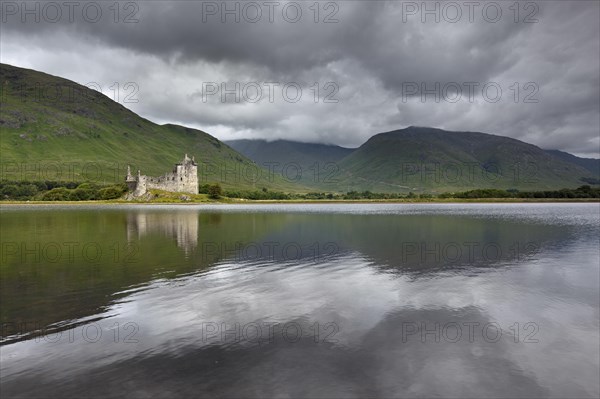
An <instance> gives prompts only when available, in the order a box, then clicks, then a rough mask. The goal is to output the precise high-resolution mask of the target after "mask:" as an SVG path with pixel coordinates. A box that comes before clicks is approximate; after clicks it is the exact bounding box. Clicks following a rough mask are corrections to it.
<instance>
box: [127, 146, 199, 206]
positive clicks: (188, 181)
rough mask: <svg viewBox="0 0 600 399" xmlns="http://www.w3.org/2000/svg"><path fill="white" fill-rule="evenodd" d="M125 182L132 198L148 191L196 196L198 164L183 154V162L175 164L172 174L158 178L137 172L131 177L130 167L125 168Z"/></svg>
mask: <svg viewBox="0 0 600 399" xmlns="http://www.w3.org/2000/svg"><path fill="white" fill-rule="evenodd" d="M125 182H126V183H127V188H128V189H129V192H130V193H131V195H132V196H133V197H140V196H142V195H144V194H146V193H147V192H148V190H149V189H157V190H164V191H171V192H177V193H188V194H198V164H197V163H196V161H195V160H194V157H192V159H190V158H188V156H187V154H185V156H184V157H183V161H181V162H179V163H176V164H175V168H173V172H171V173H165V174H164V176H159V177H152V176H146V175H142V174H141V173H140V171H139V170H138V172H137V176H133V175H132V174H131V169H130V167H129V166H127V176H126V177H125Z"/></svg>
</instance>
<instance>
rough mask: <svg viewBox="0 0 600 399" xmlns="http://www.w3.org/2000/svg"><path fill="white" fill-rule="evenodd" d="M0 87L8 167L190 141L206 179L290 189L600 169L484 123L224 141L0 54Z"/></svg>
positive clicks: (162, 164) (133, 156)
mask: <svg viewBox="0 0 600 399" xmlns="http://www.w3.org/2000/svg"><path fill="white" fill-rule="evenodd" d="M0 88H1V89H2V91H1V93H0V105H1V107H0V132H1V133H0V150H1V156H2V170H1V175H0V178H3V179H13V180H70V181H73V180H75V181H84V180H95V181H106V182H115V181H123V179H124V176H125V169H126V167H127V165H128V164H131V166H132V169H133V170H134V171H135V170H137V169H141V170H142V171H143V173H145V174H148V175H160V174H162V173H165V172H167V171H170V170H171V168H172V167H173V164H174V163H175V162H177V161H179V160H180V159H181V157H182V155H183V154H184V153H188V154H189V155H190V156H196V160H197V161H198V162H199V163H200V167H199V180H200V182H201V183H212V182H217V181H218V182H220V183H221V184H222V185H223V186H224V187H225V188H238V189H262V188H268V189H271V190H279V191H289V192H307V191H322V192H323V191H328V192H346V191H351V190H356V191H364V190H370V191H378V192H401V193H408V192H410V191H412V192H416V193H419V192H432V193H435V192H447V191H462V190H468V189H473V188H504V189H518V190H543V189H557V188H564V187H577V186H580V185H582V184H585V183H589V182H590V181H594V179H597V177H598V163H599V162H600V161H598V160H593V159H584V158H578V157H575V156H572V155H571V154H567V153H563V152H560V151H544V150H542V149H540V148H538V147H536V146H534V145H531V144H527V143H524V142H522V141H519V140H515V139H511V138H508V137H501V136H495V135H491V134H485V133H477V132H449V131H444V130H441V129H433V128H423V127H409V128H406V129H401V130H396V131H392V132H387V133H381V134H377V135H375V136H373V137H371V138H370V139H369V140H368V141H367V142H366V143H364V144H363V145H361V146H360V147H359V148H357V149H348V148H342V147H338V146H334V145H323V144H306V143H296V142H292V141H284V140H278V141H272V142H267V141H264V140H235V141H230V142H227V144H226V143H223V142H221V141H219V140H217V139H216V138H215V137H212V136H211V135H209V134H207V133H205V132H202V131H200V130H196V129H190V128H186V127H183V126H176V125H157V124H155V123H153V122H151V121H149V120H147V119H144V118H142V117H140V116H138V115H136V114H135V113H133V112H132V111H130V110H128V109H127V108H125V107H124V106H122V105H121V104H118V103H116V102H114V101H112V100H111V99H109V98H108V97H106V96H104V95H103V94H101V93H99V92H97V91H94V90H91V89H88V88H86V87H85V86H81V85H79V84H77V83H74V82H72V81H69V80H66V79H62V78H59V77H55V76H51V75H47V74H45V73H41V72H37V71H33V70H28V69H23V68H17V67H14V66H10V65H6V64H0ZM263 168H264V169H263ZM269 169H270V170H271V171H273V172H275V173H268V172H267V170H269ZM257 172H258V173H259V174H260V178H258V179H256V177H257ZM582 179H583V180H582Z"/></svg>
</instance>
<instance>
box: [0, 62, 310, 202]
mask: <svg viewBox="0 0 600 399" xmlns="http://www.w3.org/2000/svg"><path fill="white" fill-rule="evenodd" d="M0 84H1V89H2V92H1V93H0V104H1V107H0V131H1V134H0V148H1V150H2V174H1V175H0V178H4V179H8V180H10V179H13V180H19V179H24V180H75V181H83V180H88V179H89V180H96V181H106V182H115V181H116V182H120V181H124V177H125V171H126V168H127V164H131V166H132V169H133V170H134V171H135V170H137V169H141V170H142V173H144V174H147V175H155V176H156V175H160V174H163V173H165V172H169V171H171V170H172V168H173V164H174V163H175V162H177V161H179V160H181V158H182V157H183V155H184V153H188V154H189V155H190V156H195V157H196V160H197V161H198V162H199V168H198V169H199V170H198V174H199V181H200V183H212V182H220V183H221V184H222V185H223V186H224V187H226V188H227V187H230V188H244V189H252V188H262V187H267V188H270V189H274V190H290V191H294V190H297V189H302V187H300V188H299V187H298V185H297V184H293V183H288V182H286V181H284V180H283V179H281V178H280V177H279V176H276V177H273V178H272V179H271V178H270V177H269V176H268V173H267V172H266V171H261V172H258V171H257V170H256V166H255V164H254V163H253V162H252V161H250V160H249V159H248V158H246V157H245V156H243V155H241V154H239V153H238V152H236V151H235V150H233V149H231V148H230V147H229V146H227V145H225V144H223V143H222V142H221V141H219V140H218V139H216V138H215V137H213V136H211V135H209V134H207V133H205V132H202V131H200V130H196V129H191V128H187V127H183V126H177V125H162V126H161V125H157V124H155V123H153V122H151V121H149V120H147V119H144V118H142V117H140V116H138V115H137V114H135V113H133V112H132V111H130V110H128V109H127V108H125V107H124V106H122V105H121V104H119V103H117V102H115V101H113V100H111V99H110V98H108V97H107V96H105V95H103V94H102V93H100V92H98V91H95V90H91V89H89V88H87V87H85V86H82V85H79V84H77V83H75V82H72V81H69V80H66V79H63V78H60V77H56V76H52V75H48V74H45V73H42V72H37V71H34V70H30V69H23V68H18V67H14V66H11V65H6V64H0ZM259 174H260V176H261V178H260V179H258V180H257V179H256V177H257V176H258V175H259ZM256 180H257V181H256Z"/></svg>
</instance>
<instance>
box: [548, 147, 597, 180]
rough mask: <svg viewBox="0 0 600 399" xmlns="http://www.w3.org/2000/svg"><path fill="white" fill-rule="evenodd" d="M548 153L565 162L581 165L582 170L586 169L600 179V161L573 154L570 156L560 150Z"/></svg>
mask: <svg viewBox="0 0 600 399" xmlns="http://www.w3.org/2000/svg"><path fill="white" fill-rule="evenodd" d="M546 152H547V153H549V154H550V155H553V156H555V157H558V158H560V159H562V160H563V161H565V162H570V163H574V164H576V165H579V166H581V167H582V168H585V169H587V170H589V171H590V172H591V173H593V174H594V175H595V176H596V178H600V159H594V158H581V157H577V156H575V155H573V154H569V153H568V152H564V151H559V150H546Z"/></svg>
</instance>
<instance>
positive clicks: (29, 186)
mask: <svg viewBox="0 0 600 399" xmlns="http://www.w3.org/2000/svg"><path fill="white" fill-rule="evenodd" d="M198 189H199V194H200V196H201V197H202V199H203V200H204V199H209V200H213V201H218V200H250V201H318V200H323V201H361V200H367V201H377V200H381V201H393V200H408V201H411V200H427V201H435V200H436V199H438V200H451V199H457V200H477V199H506V200H519V199H523V200H531V199H533V200H535V199H566V200H568V199H600V187H592V186H590V185H583V186H580V187H578V188H564V189H561V190H547V191H518V190H499V189H475V190H469V191H461V192H450V193H442V194H416V193H413V192H409V193H408V194H405V193H374V192H371V191H362V192H358V191H349V192H346V193H328V192H310V193H285V192H280V191H270V190H268V189H266V188H262V189H260V190H231V189H223V188H222V187H221V186H220V185H219V184H218V183H213V184H201V185H199V187H198ZM126 193H127V186H126V184H124V183H119V184H100V183H91V182H58V181H47V180H46V181H33V182H31V181H8V180H1V181H0V200H4V201H109V200H124V196H125V194H126ZM169 194H170V195H169ZM184 194H185V193H156V194H155V195H154V198H151V199H149V201H150V202H152V200H153V199H156V200H158V201H159V202H168V201H169V200H171V199H173V202H188V201H194V199H195V198H196V197H199V196H196V195H184ZM163 197H164V198H163ZM180 197H181V198H183V199H182V200H181V201H179V199H180ZM132 202H136V201H132Z"/></svg>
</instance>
